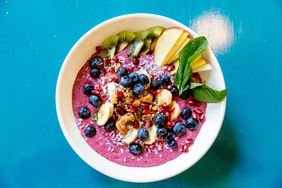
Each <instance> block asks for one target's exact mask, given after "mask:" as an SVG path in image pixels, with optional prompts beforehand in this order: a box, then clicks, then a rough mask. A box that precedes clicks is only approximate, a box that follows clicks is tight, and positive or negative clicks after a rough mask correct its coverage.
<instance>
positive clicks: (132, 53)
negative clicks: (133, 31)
mask: <svg viewBox="0 0 282 188" xmlns="http://www.w3.org/2000/svg"><path fill="white" fill-rule="evenodd" d="M143 45H144V41H143V40H142V39H140V38H139V39H136V40H135V41H134V42H133V43H132V44H130V45H129V46H128V48H127V50H128V51H127V53H128V56H129V58H130V59H133V58H134V57H137V56H138V54H139V52H140V51H141V49H142V47H143Z"/></svg>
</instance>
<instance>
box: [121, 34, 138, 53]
mask: <svg viewBox="0 0 282 188" xmlns="http://www.w3.org/2000/svg"><path fill="white" fill-rule="evenodd" d="M135 37H136V35H135V34H134V33H132V32H130V31H122V32H120V33H119V34H118V45H117V52H120V51H122V50H123V49H125V48H126V47H127V46H128V44H129V43H130V42H131V41H133V40H134V39H135Z"/></svg>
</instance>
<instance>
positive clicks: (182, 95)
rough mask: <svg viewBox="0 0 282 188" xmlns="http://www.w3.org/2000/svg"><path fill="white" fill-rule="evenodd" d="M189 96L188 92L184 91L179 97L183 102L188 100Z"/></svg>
mask: <svg viewBox="0 0 282 188" xmlns="http://www.w3.org/2000/svg"><path fill="white" fill-rule="evenodd" d="M189 96H190V92H189V90H186V91H184V92H183V93H182V94H181V95H180V97H181V99H185V100H186V99H188V98H189Z"/></svg>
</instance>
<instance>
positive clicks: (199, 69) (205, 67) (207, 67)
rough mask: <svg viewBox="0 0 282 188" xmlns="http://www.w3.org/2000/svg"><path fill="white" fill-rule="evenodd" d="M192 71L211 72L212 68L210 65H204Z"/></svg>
mask: <svg viewBox="0 0 282 188" xmlns="http://www.w3.org/2000/svg"><path fill="white" fill-rule="evenodd" d="M192 70H193V72H204V71H208V70H212V66H211V65H210V64H205V65H202V66H200V67H198V68H196V69H192Z"/></svg>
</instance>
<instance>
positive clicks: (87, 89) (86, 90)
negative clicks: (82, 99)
mask: <svg viewBox="0 0 282 188" xmlns="http://www.w3.org/2000/svg"><path fill="white" fill-rule="evenodd" d="M93 90H94V86H93V85H91V84H85V85H84V86H83V89H82V92H83V93H84V94H85V95H91V92H92V91H93Z"/></svg>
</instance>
